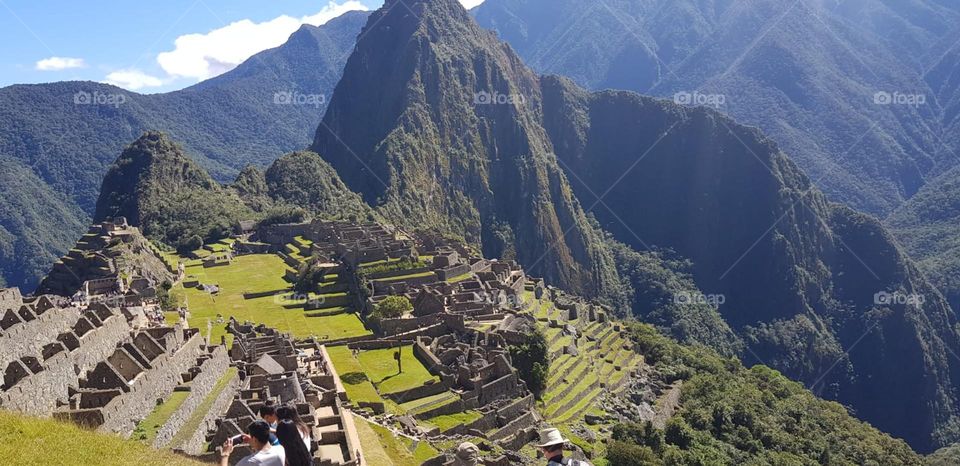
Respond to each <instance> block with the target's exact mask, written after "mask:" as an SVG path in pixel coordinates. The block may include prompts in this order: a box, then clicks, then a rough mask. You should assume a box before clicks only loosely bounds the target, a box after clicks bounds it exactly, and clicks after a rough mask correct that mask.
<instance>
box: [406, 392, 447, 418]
mask: <svg viewBox="0 0 960 466" xmlns="http://www.w3.org/2000/svg"><path fill="white" fill-rule="evenodd" d="M459 398H460V397H458V396H457V395H456V394H454V393H453V392H443V393H438V394H436V395H431V396H427V397H423V398H419V399H416V400H411V401H407V402H405V403H401V404H400V409H402V410H403V411H406V412H409V413H416V412H419V411H421V408H422V407H423V406H427V405H431V406H430V408H431V409H432V408H435V407H439V406H444V405H446V404H448V403H449V402H453V401H456V400H457V399H459ZM432 403H436V404H432Z"/></svg>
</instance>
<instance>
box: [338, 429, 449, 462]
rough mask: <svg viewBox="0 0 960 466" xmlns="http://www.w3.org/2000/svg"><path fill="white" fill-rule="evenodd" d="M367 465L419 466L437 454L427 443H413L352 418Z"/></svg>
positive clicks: (405, 438)
mask: <svg viewBox="0 0 960 466" xmlns="http://www.w3.org/2000/svg"><path fill="white" fill-rule="evenodd" d="M354 419H355V420H356V425H357V434H359V436H360V445H362V446H363V455H364V458H365V459H366V463H367V464H375V465H377V466H420V465H421V464H423V462H424V461H426V460H428V459H430V458H433V457H434V456H436V455H437V454H438V453H439V452H438V451H437V450H435V449H434V448H433V447H431V446H430V444H429V443H427V442H415V441H413V440H411V439H409V438H407V437H400V436H397V435H394V434H393V432H391V431H390V430H388V429H386V428H384V427H382V426H380V425H377V424H373V423H370V422H367V421H366V420H364V419H361V418H354Z"/></svg>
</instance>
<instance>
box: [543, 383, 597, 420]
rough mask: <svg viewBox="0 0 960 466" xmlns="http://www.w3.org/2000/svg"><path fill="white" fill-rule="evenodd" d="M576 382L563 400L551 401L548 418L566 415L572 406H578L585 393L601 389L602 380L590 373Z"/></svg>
mask: <svg viewBox="0 0 960 466" xmlns="http://www.w3.org/2000/svg"><path fill="white" fill-rule="evenodd" d="M576 380H577V383H576V385H573V386H571V387H569V388H568V389H567V393H565V394H564V396H563V397H562V398H560V399H552V400H549V402H548V403H549V406H550V407H549V408H548V409H547V415H548V416H550V417H554V416H556V415H558V414H563V413H565V412H566V411H567V410H569V409H570V408H571V407H572V406H575V405H576V404H578V403H579V402H580V400H582V399H583V396H584V394H585V393H590V392H591V391H593V390H595V389H598V388H599V387H600V378H599V377H597V375H596V374H593V373H589V374H587V375H586V376H585V377H578V378H577V379H576ZM544 401H547V400H544Z"/></svg>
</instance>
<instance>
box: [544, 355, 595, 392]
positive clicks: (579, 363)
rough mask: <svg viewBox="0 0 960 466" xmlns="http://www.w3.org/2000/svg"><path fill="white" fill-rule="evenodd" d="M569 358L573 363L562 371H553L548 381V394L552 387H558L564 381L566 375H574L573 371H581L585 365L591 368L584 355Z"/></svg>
mask: <svg viewBox="0 0 960 466" xmlns="http://www.w3.org/2000/svg"><path fill="white" fill-rule="evenodd" d="M569 357H570V361H572V363H569V364H566V365H565V366H564V367H563V368H561V369H555V370H553V371H552V372H553V375H551V376H550V378H549V379H548V380H547V387H548V388H547V391H548V392H549V391H551V390H550V388H551V387H554V386H556V385H558V384H559V383H560V381H561V380H563V378H564V376H565V375H567V374H571V373H573V371H577V370H580V369H581V368H582V367H583V366H584V365H587V366H589V363H588V362H587V360H586V358H585V357H584V356H582V355H581V356H577V357H573V356H569Z"/></svg>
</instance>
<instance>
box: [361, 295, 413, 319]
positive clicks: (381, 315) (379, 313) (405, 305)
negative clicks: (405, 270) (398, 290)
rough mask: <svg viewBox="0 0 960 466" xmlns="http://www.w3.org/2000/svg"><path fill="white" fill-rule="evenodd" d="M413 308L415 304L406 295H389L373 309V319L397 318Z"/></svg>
mask: <svg viewBox="0 0 960 466" xmlns="http://www.w3.org/2000/svg"><path fill="white" fill-rule="evenodd" d="M412 310H413V304H412V303H411V302H410V300H409V299H407V297H406V296H387V297H386V298H384V299H383V301H380V302H379V303H377V307H376V308H375V309H374V310H373V314H372V315H371V318H372V319H376V320H382V319H397V318H400V317H403V315H404V314H406V313H408V312H410V311H412Z"/></svg>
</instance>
